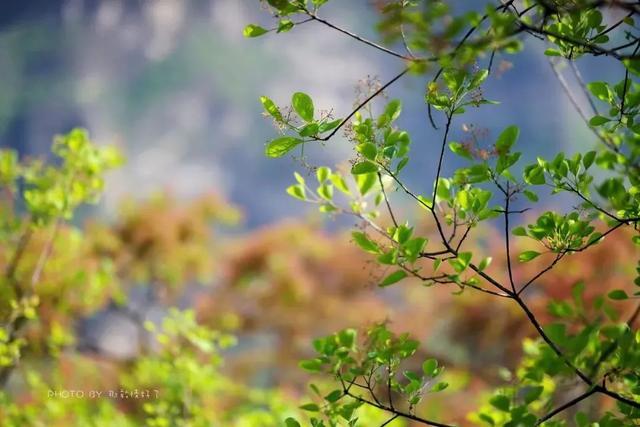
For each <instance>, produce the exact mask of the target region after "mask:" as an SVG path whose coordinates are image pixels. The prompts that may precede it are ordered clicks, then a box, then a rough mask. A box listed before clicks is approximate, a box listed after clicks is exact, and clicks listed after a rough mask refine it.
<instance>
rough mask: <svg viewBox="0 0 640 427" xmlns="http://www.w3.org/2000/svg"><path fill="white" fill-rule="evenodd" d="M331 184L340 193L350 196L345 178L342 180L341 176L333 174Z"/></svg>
mask: <svg viewBox="0 0 640 427" xmlns="http://www.w3.org/2000/svg"><path fill="white" fill-rule="evenodd" d="M330 179H331V183H332V184H333V185H334V186H335V187H336V188H337V189H338V190H340V191H342V192H343V193H344V194H349V193H350V192H349V187H348V186H347V183H346V182H345V181H344V178H342V176H341V175H338V174H335V173H334V174H332V175H331V177H330Z"/></svg>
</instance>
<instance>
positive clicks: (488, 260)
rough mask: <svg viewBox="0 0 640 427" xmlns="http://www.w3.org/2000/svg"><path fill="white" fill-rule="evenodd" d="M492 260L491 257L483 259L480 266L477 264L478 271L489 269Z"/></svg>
mask: <svg viewBox="0 0 640 427" xmlns="http://www.w3.org/2000/svg"><path fill="white" fill-rule="evenodd" d="M492 260H493V258H491V257H486V258H484V259H483V260H482V261H480V264H478V270H480V271H484V269H485V268H487V267H489V265H491V261H492Z"/></svg>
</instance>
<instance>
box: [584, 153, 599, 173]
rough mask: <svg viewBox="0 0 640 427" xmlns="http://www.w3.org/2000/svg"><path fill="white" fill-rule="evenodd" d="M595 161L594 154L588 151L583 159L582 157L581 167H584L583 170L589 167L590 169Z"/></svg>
mask: <svg viewBox="0 0 640 427" xmlns="http://www.w3.org/2000/svg"><path fill="white" fill-rule="evenodd" d="M595 159H596V152H595V151H589V152H587V153H585V155H584V157H582V165H583V166H584V168H585V169H589V167H591V165H592V164H593V161H594V160H595Z"/></svg>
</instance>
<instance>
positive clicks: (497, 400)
mask: <svg viewBox="0 0 640 427" xmlns="http://www.w3.org/2000/svg"><path fill="white" fill-rule="evenodd" d="M489 403H490V404H491V406H493V407H494V408H496V409H499V410H501V411H503V412H509V407H510V406H511V401H510V400H509V398H508V397H507V396H504V395H501V394H499V395H497V396H493V397H492V398H491V399H490V400H489Z"/></svg>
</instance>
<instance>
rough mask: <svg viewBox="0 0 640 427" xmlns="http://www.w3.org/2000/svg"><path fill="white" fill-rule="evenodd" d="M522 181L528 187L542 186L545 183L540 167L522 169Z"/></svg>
mask: <svg viewBox="0 0 640 427" xmlns="http://www.w3.org/2000/svg"><path fill="white" fill-rule="evenodd" d="M524 180H525V182H526V183H527V184H530V185H543V184H544V183H545V182H546V181H545V177H544V169H543V168H542V166H540V165H531V166H527V167H526V168H525V169H524Z"/></svg>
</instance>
